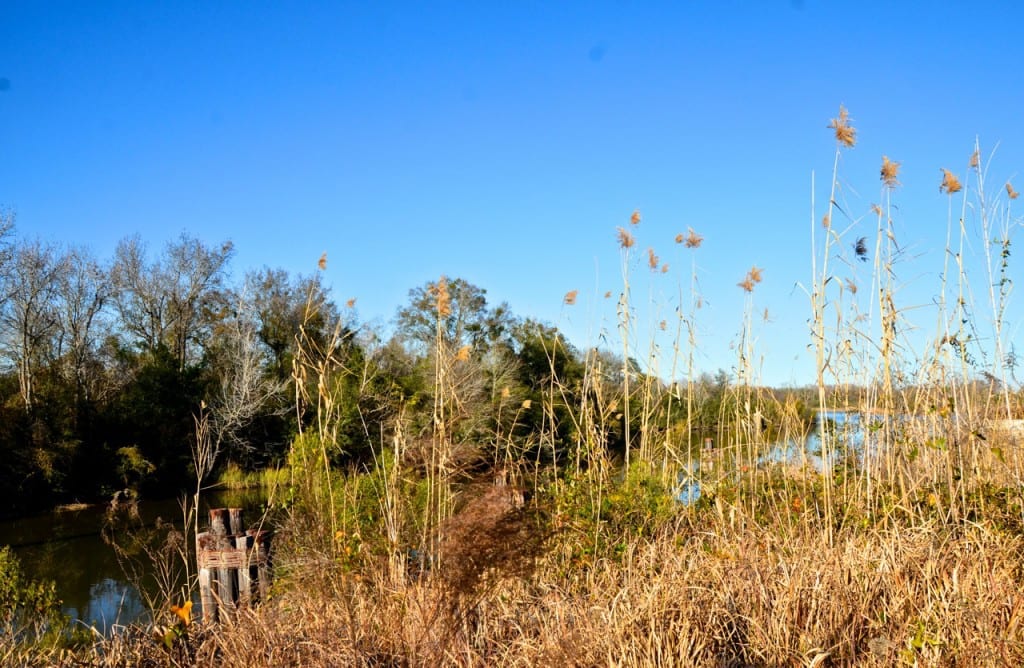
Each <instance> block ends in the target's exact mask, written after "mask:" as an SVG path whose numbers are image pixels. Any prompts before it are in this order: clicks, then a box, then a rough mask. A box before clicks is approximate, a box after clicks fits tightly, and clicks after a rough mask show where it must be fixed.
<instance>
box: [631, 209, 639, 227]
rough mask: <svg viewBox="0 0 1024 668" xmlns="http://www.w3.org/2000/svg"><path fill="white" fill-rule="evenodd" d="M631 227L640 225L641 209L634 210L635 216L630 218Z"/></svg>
mask: <svg viewBox="0 0 1024 668" xmlns="http://www.w3.org/2000/svg"><path fill="white" fill-rule="evenodd" d="M629 224H630V225H639V224H640V209H633V215H632V216H630V217H629Z"/></svg>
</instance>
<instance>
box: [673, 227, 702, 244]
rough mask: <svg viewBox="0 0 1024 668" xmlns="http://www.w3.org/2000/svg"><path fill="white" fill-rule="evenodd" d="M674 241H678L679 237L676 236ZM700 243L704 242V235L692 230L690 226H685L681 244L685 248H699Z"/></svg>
mask: <svg viewBox="0 0 1024 668" xmlns="http://www.w3.org/2000/svg"><path fill="white" fill-rule="evenodd" d="M676 241H679V237H676ZM702 243H704V237H702V236H701V235H699V234H697V233H696V232H694V231H693V228H692V227H687V228H686V236H685V237H683V245H684V246H686V247H687V248H700V245H701V244H702Z"/></svg>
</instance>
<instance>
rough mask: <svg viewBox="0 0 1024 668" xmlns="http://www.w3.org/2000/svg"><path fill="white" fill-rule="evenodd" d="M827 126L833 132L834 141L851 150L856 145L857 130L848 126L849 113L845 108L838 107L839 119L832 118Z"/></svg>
mask: <svg viewBox="0 0 1024 668" xmlns="http://www.w3.org/2000/svg"><path fill="white" fill-rule="evenodd" d="M828 126H829V127H830V128H832V129H833V130H835V132H836V141H837V142H839V143H840V144H842V145H843V146H846V147H849V148H853V145H854V144H856V143H857V130H856V129H855V128H854V127H853V126H852V125H850V112H848V111H846V107H844V106H842V105H840V106H839V118H833V119H832V120H831V121H829V124H828Z"/></svg>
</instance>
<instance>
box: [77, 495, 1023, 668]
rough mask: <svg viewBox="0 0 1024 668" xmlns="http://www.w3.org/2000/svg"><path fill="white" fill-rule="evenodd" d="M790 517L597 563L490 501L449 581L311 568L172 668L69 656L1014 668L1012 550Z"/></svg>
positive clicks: (925, 525) (456, 527)
mask: <svg viewBox="0 0 1024 668" xmlns="http://www.w3.org/2000/svg"><path fill="white" fill-rule="evenodd" d="M495 489H498V488H495ZM791 505H792V507H793V508H794V513H797V514H799V513H803V514H802V515H801V516H799V517H798V518H797V519H796V520H795V521H794V522H793V523H792V524H789V525H788V526H787V523H785V522H782V520H781V517H780V518H779V524H767V525H765V524H762V523H759V522H758V520H757V519H756V518H755V517H753V516H750V515H748V514H746V513H745V511H743V509H742V508H740V507H734V506H729V505H728V504H719V505H718V506H717V507H712V508H710V509H709V510H707V511H706V512H703V513H700V514H698V515H697V516H695V517H687V516H685V515H681V516H680V517H679V518H678V519H677V520H675V521H674V522H672V523H670V524H669V525H666V526H664V527H663V528H662V529H661V530H660V531H658V532H657V533H656V534H655V535H654V536H651V537H649V538H636V537H634V538H632V539H631V540H629V541H628V542H626V543H624V544H623V549H622V551H621V552H619V554H618V555H616V556H615V557H598V558H596V559H591V558H588V557H587V556H586V554H585V553H584V554H581V553H580V552H579V550H578V548H579V547H580V546H581V543H580V542H579V539H578V537H577V536H576V535H574V534H573V533H572V531H571V530H567V531H563V532H562V533H561V534H560V535H558V536H556V537H554V538H548V537H546V536H544V535H543V534H542V529H540V528H534V527H533V525H532V524H531V523H530V522H528V521H525V520H524V519H523V516H522V515H519V514H516V513H518V512H519V511H517V510H516V509H515V505H514V504H510V503H509V502H508V501H507V500H505V497H503V496H501V494H499V493H498V492H489V493H485V494H484V495H483V496H481V497H480V500H479V502H478V503H477V504H476V505H475V506H473V507H472V508H470V509H468V510H466V511H464V512H463V513H460V514H458V515H456V516H455V517H454V518H453V519H452V527H453V528H452V531H451V532H450V534H449V536H450V538H449V539H448V540H447V541H446V543H445V544H446V545H447V546H448V547H447V548H446V549H448V550H450V551H451V553H452V554H454V555H460V557H461V558H459V559H454V558H450V559H448V560H447V563H449V564H457V565H458V567H454V568H453V569H452V570H448V571H446V572H444V573H431V574H430V575H429V576H428V577H425V578H423V579H416V578H412V579H405V580H402V581H399V582H396V581H395V580H394V579H393V578H390V577H388V576H387V574H386V570H387V569H386V567H385V566H384V565H383V564H381V565H379V566H378V567H374V566H373V562H370V563H368V564H367V567H366V568H364V569H363V570H362V571H360V572H357V573H351V572H344V571H343V570H340V569H336V568H332V567H331V566H330V562H329V561H327V562H320V563H318V564H317V568H310V567H309V565H308V564H307V566H306V567H305V568H303V569H301V570H297V571H295V575H294V576H293V577H292V578H291V579H290V580H289V581H288V582H287V583H286V585H285V586H284V587H283V588H281V589H280V591H279V593H278V595H277V596H276V597H275V598H274V599H273V600H272V601H270V602H269V603H268V604H266V605H264V606H262V607H260V608H258V609H256V610H251V611H244V612H242V613H240V614H239V615H238V616H237V617H236V618H235V619H234V620H232V621H228V622H226V623H225V624H223V625H221V626H219V627H216V628H205V629H204V628H197V629H196V630H195V631H194V632H193V635H192V637H191V639H190V645H189V646H188V648H187V649H186V648H184V647H181V648H176V651H178V652H179V654H178V655H175V654H174V653H173V652H170V651H168V650H166V649H165V648H164V647H163V646H160V645H157V644H156V643H153V642H151V641H150V640H149V639H148V638H146V637H145V636H144V635H142V634H141V633H138V632H130V633H127V634H125V635H122V636H118V637H116V638H114V639H112V640H110V641H106V642H104V643H101V644H99V645H97V646H96V647H94V648H92V649H91V650H89V651H87V652H85V653H84V656H83V654H82V653H79V654H78V656H77V659H78V660H83V659H84V660H88V661H90V662H91V664H90V665H95V666H114V665H188V663H189V662H194V665H219V666H224V667H225V668H230V667H233V666H238V667H239V668H241V667H243V666H245V667H250V666H300V665H307V666H340V665H346V666H370V665H394V666H535V665H559V666H605V665H608V666H654V665H657V666H723V665H724V666H759V665H760V666H810V665H858V666H893V665H901V664H905V665H912V664H915V663H916V664H919V665H978V666H996V665H1022V663H1024V581H1022V574H1021V567H1020V563H1021V559H1022V557H1024V538H1022V537H1021V536H1019V535H1008V534H1006V533H1004V532H1000V531H997V530H995V529H993V528H992V527H989V526H986V525H985V524H983V523H971V524H967V525H964V526H962V527H958V528H956V529H949V528H948V527H944V526H942V525H941V524H939V523H936V522H934V521H923V522H921V523H918V524H912V525H900V526H894V527H889V528H875V529H871V530H866V531H865V530H860V529H851V530H843V531H840V532H839V533H838V534H837V535H836V536H835V538H834V539H833V540H831V541H829V540H828V537H827V536H826V534H825V532H824V531H822V529H821V528H820V526H819V523H818V522H817V521H815V520H814V519H813V516H814V511H813V509H811V510H806V509H804V508H803V506H802V505H801V504H796V503H794V504H791ZM503 523H504V524H503ZM503 527H504V528H503ZM524 545H525V546H526V547H523V546H524ZM541 545H544V546H546V549H545V550H544V551H543V552H542V553H541V552H539V546H541ZM474 556H476V557H479V559H477V560H476V561H474V560H473V557H474ZM481 561H482V562H484V563H483V564H481ZM67 665H73V664H71V663H70V662H69V663H68V664H67Z"/></svg>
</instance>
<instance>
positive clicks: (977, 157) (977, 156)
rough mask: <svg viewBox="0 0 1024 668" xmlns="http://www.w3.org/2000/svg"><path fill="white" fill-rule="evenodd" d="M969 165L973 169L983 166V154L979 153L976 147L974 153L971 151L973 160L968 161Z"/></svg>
mask: <svg viewBox="0 0 1024 668" xmlns="http://www.w3.org/2000/svg"><path fill="white" fill-rule="evenodd" d="M967 166H968V167H971V168H972V169H978V167H980V166H981V155H980V154H979V152H978V149H974V153H971V161H970V162H969V163H967Z"/></svg>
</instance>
